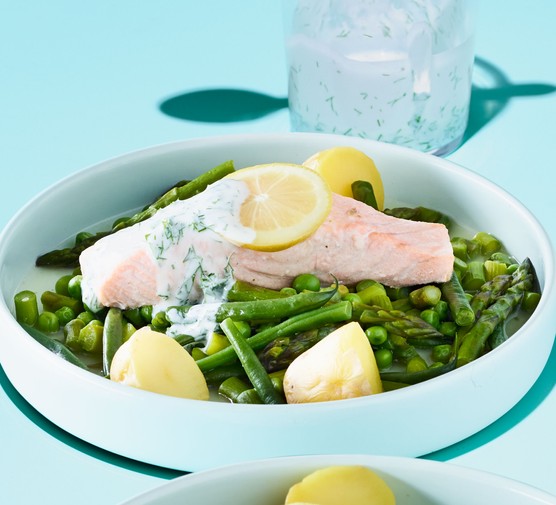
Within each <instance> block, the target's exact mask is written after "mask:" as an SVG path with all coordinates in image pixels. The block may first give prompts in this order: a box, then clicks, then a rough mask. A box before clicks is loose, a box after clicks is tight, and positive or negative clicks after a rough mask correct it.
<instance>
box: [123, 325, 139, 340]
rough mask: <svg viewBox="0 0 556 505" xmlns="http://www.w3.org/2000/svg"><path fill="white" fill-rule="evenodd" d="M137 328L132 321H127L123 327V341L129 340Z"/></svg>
mask: <svg viewBox="0 0 556 505" xmlns="http://www.w3.org/2000/svg"><path fill="white" fill-rule="evenodd" d="M136 331H137V330H136V329H135V326H133V325H132V324H131V323H130V322H125V323H124V325H123V328H122V342H127V341H128V340H129V339H130V338H131V335H133V334H134V333H135V332H136Z"/></svg>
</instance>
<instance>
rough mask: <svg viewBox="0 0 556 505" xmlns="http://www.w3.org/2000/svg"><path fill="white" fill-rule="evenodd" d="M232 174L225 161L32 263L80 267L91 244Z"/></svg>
mask: <svg viewBox="0 0 556 505" xmlns="http://www.w3.org/2000/svg"><path fill="white" fill-rule="evenodd" d="M233 171H234V165H233V162H232V161H226V162H224V163H222V164H220V165H218V166H216V167H214V168H212V169H210V170H209V171H208V172H205V173H204V174H201V175H199V176H198V177H196V178H195V179H193V180H192V181H189V182H187V183H181V182H180V183H178V185H176V186H174V187H173V188H172V189H170V190H169V191H167V192H166V193H164V194H163V195H162V196H161V197H159V198H158V199H157V200H155V201H154V202H153V203H151V204H150V205H149V206H148V207H146V208H145V209H143V210H142V211H140V212H138V213H136V214H135V215H133V216H131V217H130V218H127V219H123V220H121V221H119V222H118V223H117V224H115V225H114V226H113V227H112V229H111V230H109V231H100V232H98V233H95V234H93V235H92V236H89V237H86V238H84V239H83V240H81V241H80V242H79V243H77V244H75V245H74V246H72V247H67V248H64V249H55V250H53V251H49V252H47V253H44V254H42V255H41V256H39V257H38V258H37V259H36V261H35V264H36V266H38V267H43V266H54V267H76V266H78V265H79V256H80V254H81V253H82V252H83V251H84V250H85V249H86V248H87V247H90V246H91V245H93V244H94V243H95V242H97V241H98V240H100V239H101V238H103V237H105V236H106V235H110V234H112V233H114V232H116V231H118V230H121V229H123V228H127V227H128V226H132V225H134V224H137V223H139V222H141V221H144V220H145V219H148V218H149V217H151V216H153V215H154V214H155V213H156V211H157V210H159V209H162V208H163V207H167V206H168V205H169V204H170V203H172V202H175V201H176V200H186V199H187V198H191V197H192V196H195V195H196V194H198V193H200V192H202V191H204V190H205V189H206V187H207V186H208V185H209V184H212V183H214V182H216V181H218V180H219V179H222V178H223V177H225V176H226V175H228V174H230V173H232V172H233Z"/></svg>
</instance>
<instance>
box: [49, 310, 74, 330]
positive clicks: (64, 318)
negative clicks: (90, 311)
mask: <svg viewBox="0 0 556 505" xmlns="http://www.w3.org/2000/svg"><path fill="white" fill-rule="evenodd" d="M54 314H56V317H57V318H58V321H59V322H60V325H61V326H65V325H66V324H68V323H69V322H70V321H71V320H72V319H75V312H74V311H73V309H71V308H70V307H60V308H59V309H58V310H57V311H55V312H54Z"/></svg>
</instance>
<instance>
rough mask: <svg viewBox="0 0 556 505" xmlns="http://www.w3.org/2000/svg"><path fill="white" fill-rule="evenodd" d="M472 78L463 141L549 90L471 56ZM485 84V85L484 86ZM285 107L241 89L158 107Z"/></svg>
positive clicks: (227, 113)
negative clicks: (522, 100) (516, 102)
mask: <svg viewBox="0 0 556 505" xmlns="http://www.w3.org/2000/svg"><path fill="white" fill-rule="evenodd" d="M474 74H475V76H476V77H475V78H474V81H477V77H478V79H479V80H480V81H481V82H478V83H477V82H474V84H473V88H472V91H471V102H470V106H469V122H468V126H467V130H466V132H465V135H464V142H465V141H466V140H468V139H469V138H471V137H472V136H473V135H475V134H476V133H477V132H478V131H479V130H480V129H481V128H482V127H483V126H485V125H486V124H487V123H488V122H489V121H491V120H492V119H493V118H494V117H496V116H497V115H498V114H499V113H500V112H501V111H502V110H503V109H504V108H505V107H506V105H507V104H508V103H509V102H510V100H512V99H516V98H519V97H532V96H539V95H545V94H548V93H553V92H554V91H556V86H555V85H552V84H541V83H538V84H534V83H530V84H514V83H511V82H510V81H509V80H508V79H507V78H506V76H505V75H504V74H503V72H502V71H501V70H500V69H498V68H497V67H496V66H495V65H493V64H491V63H489V62H488V61H486V60H484V59H481V58H476V59H475V71H474ZM484 83H486V86H484ZM287 107H288V99H287V98H278V97H273V96H269V95H266V94H264V93H259V92H255V91H248V90H242V89H204V90H196V91H191V92H186V93H182V94H179V95H176V96H173V97H170V98H167V99H165V100H164V101H163V102H162V103H160V105H159V109H160V111H161V112H162V113H164V114H166V115H167V116H170V117H173V118H176V119H183V120H187V121H196V122H204V123H231V122H238V121H251V120H254V119H259V118H262V117H264V116H266V115H268V114H271V113H273V112H276V111H278V110H281V109H285V108H287Z"/></svg>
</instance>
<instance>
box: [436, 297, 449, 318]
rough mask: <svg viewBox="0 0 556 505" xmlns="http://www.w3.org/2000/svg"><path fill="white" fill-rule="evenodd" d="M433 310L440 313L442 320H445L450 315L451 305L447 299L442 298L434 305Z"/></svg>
mask: <svg viewBox="0 0 556 505" xmlns="http://www.w3.org/2000/svg"><path fill="white" fill-rule="evenodd" d="M433 310H434V311H435V312H437V313H438V316H439V317H440V320H441V321H443V320H445V319H446V318H447V317H448V311H449V306H448V302H446V301H445V300H440V301H439V302H438V303H437V304H436V305H435V306H434V307H433Z"/></svg>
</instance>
